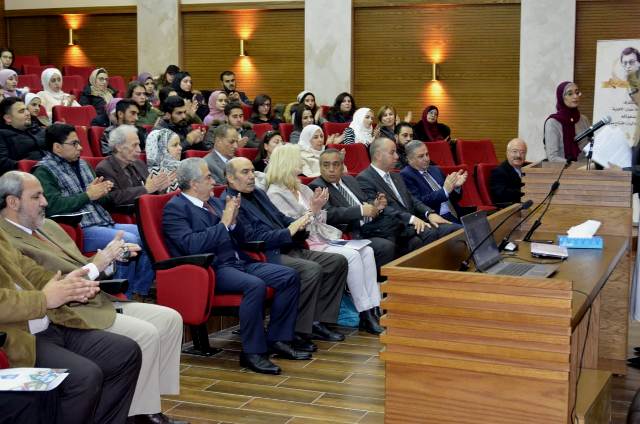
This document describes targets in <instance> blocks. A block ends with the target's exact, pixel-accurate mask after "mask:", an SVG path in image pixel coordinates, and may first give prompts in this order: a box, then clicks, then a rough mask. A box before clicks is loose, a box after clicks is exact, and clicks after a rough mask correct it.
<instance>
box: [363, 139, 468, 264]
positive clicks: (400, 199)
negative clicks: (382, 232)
mask: <svg viewBox="0 0 640 424" xmlns="http://www.w3.org/2000/svg"><path fill="white" fill-rule="evenodd" d="M369 154H370V156H371V165H369V167H368V168H366V169H365V170H364V171H362V172H361V173H360V174H358V177H357V181H358V183H359V184H360V188H362V191H363V192H364V193H365V195H366V196H367V199H369V200H370V201H373V200H374V199H376V198H377V197H378V196H379V193H382V194H384V195H385V197H386V198H387V207H386V208H384V211H383V213H384V214H390V215H392V216H395V217H397V219H398V220H399V222H401V223H402V225H403V230H402V231H401V233H400V234H399V239H400V240H398V242H397V244H401V245H403V246H405V247H406V249H407V251H409V252H410V251H412V250H415V249H417V248H419V247H421V246H424V245H426V244H428V243H431V242H432V241H435V240H437V239H439V238H440V237H443V236H445V235H447V234H449V233H452V232H454V231H456V230H457V229H459V228H461V227H460V225H458V224H452V223H451V222H449V221H447V220H446V219H444V218H442V217H441V216H440V215H438V214H437V213H435V212H434V211H433V210H432V209H431V208H430V207H428V206H427V205H425V204H424V203H422V202H421V201H420V200H418V199H416V198H414V197H413V196H412V195H411V193H410V192H409V190H408V189H407V187H406V186H405V184H404V181H403V180H402V177H401V176H400V175H399V174H397V173H394V172H391V170H392V169H393V167H394V165H395V163H396V162H397V161H398V154H397V153H396V143H394V142H393V141H391V140H390V139H388V138H384V137H380V138H376V139H375V140H374V141H373V142H372V143H371V145H370V146H369ZM423 218H424V219H425V220H423Z"/></svg>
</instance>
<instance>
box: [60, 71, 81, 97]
mask: <svg viewBox="0 0 640 424" xmlns="http://www.w3.org/2000/svg"><path fill="white" fill-rule="evenodd" d="M86 85H87V82H85V80H84V79H83V78H82V76H80V75H65V76H64V78H63V79H62V89H63V91H64V92H65V93H69V94H71V91H72V90H80V91H82V89H84V87H85V86H86Z"/></svg>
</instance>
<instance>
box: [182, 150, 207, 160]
mask: <svg viewBox="0 0 640 424" xmlns="http://www.w3.org/2000/svg"><path fill="white" fill-rule="evenodd" d="M208 154H209V152H208V151H206V150H187V151H186V152H184V157H185V158H203V157H205V156H207V155H208Z"/></svg>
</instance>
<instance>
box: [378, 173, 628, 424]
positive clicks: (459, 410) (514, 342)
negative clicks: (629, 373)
mask: <svg viewBox="0 0 640 424" xmlns="http://www.w3.org/2000/svg"><path fill="white" fill-rule="evenodd" d="M559 171H560V169H559V168H556V167H550V168H546V167H543V166H541V165H534V166H532V167H531V168H530V169H528V170H526V177H525V178H526V180H525V181H526V183H527V190H526V193H527V196H525V198H531V199H533V200H534V201H535V200H539V199H541V198H542V197H544V195H546V192H547V191H548V189H549V187H550V186H551V183H552V182H553V181H554V180H555V178H556V176H557V175H558V173H559ZM592 172H594V173H595V172H602V171H592ZM605 174H606V175H605ZM595 175H597V176H595ZM595 175H593V174H590V173H587V172H585V171H578V170H571V169H568V170H566V171H565V175H564V176H563V178H562V181H561V188H560V190H559V191H558V193H557V195H556V199H554V202H553V204H552V206H551V208H550V210H549V213H548V214H547V215H546V216H545V217H544V220H543V226H542V227H541V228H540V229H539V230H538V232H536V235H535V237H534V238H555V235H556V234H557V233H564V232H565V231H566V229H567V228H568V227H569V226H571V225H576V224H578V223H581V222H583V221H585V220H586V219H589V218H593V219H599V220H602V221H603V226H602V227H601V229H600V231H599V234H600V235H603V236H604V238H605V248H604V249H603V250H577V249H575V250H571V253H570V258H569V260H567V261H566V262H564V263H563V264H562V265H561V267H560V269H559V271H558V272H557V273H556V274H555V275H554V278H547V279H532V278H521V277H508V276H492V275H488V274H480V273H473V272H458V271H457V269H458V267H459V265H460V262H461V261H462V260H463V259H464V258H465V257H466V256H467V254H468V250H467V248H466V244H465V242H464V235H463V234H462V232H461V231H459V232H456V233H454V234H451V235H449V236H447V237H445V238H443V239H441V240H438V241H436V242H434V243H432V244H430V245H428V246H425V247H424V248H422V249H420V250H417V251H415V252H413V253H411V254H409V255H406V256H404V257H402V258H399V259H397V260H396V261H394V262H392V263H390V264H388V265H387V266H385V267H383V274H385V275H387V277H388V281H387V283H386V284H384V285H383V292H385V293H387V298H386V299H385V300H384V301H383V308H384V309H386V311H387V313H386V315H385V316H383V318H382V324H383V325H384V326H386V327H387V330H386V332H385V333H384V334H383V335H382V336H381V341H382V343H383V344H384V345H385V346H384V348H383V351H382V352H381V354H380V357H381V359H382V360H384V361H385V371H386V374H385V376H386V381H385V385H386V398H385V423H387V424H389V423H402V424H406V423H567V422H570V417H571V416H573V415H575V414H574V413H577V410H576V408H578V406H576V405H581V406H579V407H580V408H583V409H586V410H588V411H589V412H588V414H590V415H589V417H590V418H589V419H588V420H587V422H606V417H607V416H608V411H609V409H607V408H608V407H609V408H610V406H608V405H609V404H608V402H607V401H606V399H605V400H603V401H601V402H600V403H598V405H600V406H598V407H592V404H595V401H594V402H592V403H591V404H590V405H589V406H583V404H584V402H577V403H576V398H578V399H580V400H582V399H583V398H584V397H586V396H587V391H588V388H589V386H592V384H590V381H591V380H590V379H591V378H593V379H594V381H595V380H597V381H599V382H600V383H602V386H598V387H601V389H599V392H598V393H599V395H598V396H599V397H600V398H603V399H604V398H606V394H604V395H603V393H605V391H606V389H605V387H606V381H607V379H606V378H605V377H603V374H602V373H598V372H597V369H598V368H601V367H603V366H604V367H605V368H606V369H612V368H613V367H616V366H618V363H619V362H621V363H622V365H624V353H625V352H626V329H627V319H628V317H627V310H628V307H627V304H628V297H629V296H628V291H629V278H630V272H629V271H630V270H629V267H630V262H629V260H628V259H629V240H630V237H629V236H630V234H629V233H630V225H631V211H630V198H631V195H630V191H631V189H630V177H629V175H628V174H623V173H622V172H620V173H616V172H610V171H604V173H603V174H595ZM591 181H596V182H597V184H592V185H590V182H591ZM590 187H599V188H602V189H601V190H592V189H591V188H590ZM614 187H615V190H617V191H619V192H622V193H624V192H626V193H627V194H628V198H627V201H626V205H627V206H625V202H623V200H622V197H623V196H622V195H620V196H618V197H617V198H616V196H614V194H613V191H614ZM595 191H600V192H601V194H600V195H599V196H601V197H599V198H596V197H594V192H595ZM589 199H591V202H592V203H591V204H589ZM616 199H617V200H616ZM570 202H574V203H570ZM594 203H599V204H600V205H601V206H600V207H598V206H594ZM604 206H606V208H605V207H604ZM513 208H514V207H511V208H508V209H505V210H502V211H500V212H498V213H496V214H494V215H492V216H491V217H490V222H491V224H492V226H495V225H496V223H497V222H500V221H501V220H502V219H504V217H506V216H507V215H508V214H509V213H510V212H511V211H512V210H513ZM598 209H601V210H600V211H598ZM627 209H628V210H627ZM518 219H519V216H518V215H517V214H516V216H514V217H512V218H511V219H510V220H509V221H508V222H507V223H506V224H505V225H503V226H502V227H501V229H500V230H499V231H498V232H497V233H496V239H501V238H502V237H504V235H505V233H506V232H507V231H508V230H509V229H510V228H511V227H512V225H514V224H515V222H517V220H518ZM616 220H617V221H618V222H617V224H616V222H615V221H616ZM520 236H522V234H520ZM515 238H516V239H517V234H516V237H515ZM518 256H519V257H521V258H522V259H523V260H530V259H531V257H530V254H529V244H528V243H524V242H522V243H520V250H519V252H518ZM616 308H621V310H622V311H621V312H619V311H617V310H616ZM618 343H619V344H620V345H618ZM599 357H600V358H601V359H599ZM605 374H606V373H605ZM606 375H608V374H606ZM578 380H580V389H579V388H578V387H579V385H578ZM594 384H595V383H594Z"/></svg>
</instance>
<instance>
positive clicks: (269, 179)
mask: <svg viewBox="0 0 640 424" xmlns="http://www.w3.org/2000/svg"><path fill="white" fill-rule="evenodd" d="M301 168H302V157H301V156H300V150H299V149H298V146H296V145H292V144H285V145H283V146H280V147H278V148H277V149H275V150H274V151H273V153H272V154H271V158H270V160H269V166H268V167H267V174H266V187H267V195H268V196H269V199H271V201H272V202H273V204H274V205H275V206H276V207H277V208H278V209H279V210H280V212H282V213H283V214H285V215H287V216H289V217H291V218H293V219H297V218H300V217H301V216H303V215H305V214H306V213H307V212H311V213H312V215H313V218H312V219H311V222H310V223H309V224H308V225H307V228H306V229H307V230H308V231H309V233H310V234H309V237H308V238H307V242H308V244H309V248H310V249H311V250H317V251H322V252H328V253H338V254H340V255H342V256H344V257H345V258H346V259H347V261H348V263H349V270H348V274H347V286H348V287H349V291H350V293H351V297H352V299H353V303H354V305H355V307H356V310H357V311H358V312H359V313H360V328H361V329H362V330H365V331H367V332H369V333H372V334H380V333H381V332H382V327H380V324H379V322H378V318H377V315H376V314H375V312H374V311H375V308H376V307H377V306H379V305H380V289H379V287H378V282H377V276H376V262H375V258H374V254H373V249H371V247H369V246H364V247H362V248H360V249H353V248H350V247H346V246H344V245H341V244H343V242H344V241H343V240H342V239H341V237H342V232H341V231H340V230H339V229H337V228H335V227H332V226H331V225H328V224H327V211H326V210H324V209H322V207H323V206H324V205H325V203H326V202H327V200H328V199H329V192H328V189H327V188H323V189H321V188H317V189H316V190H315V191H311V189H310V188H309V187H307V186H306V185H303V184H301V183H300V181H299V180H298V174H300V169H301Z"/></svg>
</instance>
